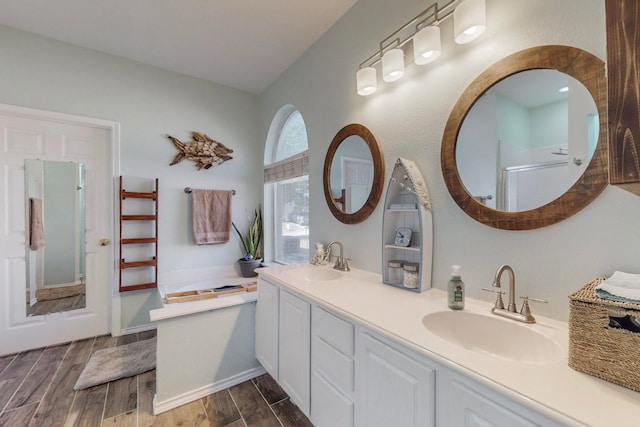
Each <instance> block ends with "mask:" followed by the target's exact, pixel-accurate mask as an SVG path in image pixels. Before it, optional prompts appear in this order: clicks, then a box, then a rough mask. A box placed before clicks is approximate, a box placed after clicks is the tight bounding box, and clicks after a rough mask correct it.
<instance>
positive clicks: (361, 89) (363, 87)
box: [356, 67, 378, 96]
mask: <svg viewBox="0 0 640 427" xmlns="http://www.w3.org/2000/svg"><path fill="white" fill-rule="evenodd" d="M356 86H357V90H358V95H361V96H367V95H371V94H372V93H374V92H375V91H376V89H377V88H378V82H377V76H376V69H375V68H373V67H365V68H362V69H360V70H358V73H357V74H356Z"/></svg>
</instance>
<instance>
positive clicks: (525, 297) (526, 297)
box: [520, 295, 549, 304]
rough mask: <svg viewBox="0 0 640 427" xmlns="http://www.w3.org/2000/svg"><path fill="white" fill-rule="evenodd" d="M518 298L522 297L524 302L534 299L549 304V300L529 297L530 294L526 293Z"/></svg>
mask: <svg viewBox="0 0 640 427" xmlns="http://www.w3.org/2000/svg"><path fill="white" fill-rule="evenodd" d="M520 299H523V300H524V302H525V303H526V302H527V301H535V302H543V303H545V304H549V301H547V300H543V299H538V298H531V297H530V296H527V295H525V296H522V297H520Z"/></svg>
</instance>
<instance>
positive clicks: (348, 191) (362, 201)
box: [323, 124, 384, 224]
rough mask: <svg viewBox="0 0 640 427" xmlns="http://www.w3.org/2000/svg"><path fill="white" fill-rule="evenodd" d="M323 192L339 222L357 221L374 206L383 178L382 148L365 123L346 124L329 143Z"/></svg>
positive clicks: (367, 214) (365, 217)
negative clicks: (363, 124)
mask: <svg viewBox="0 0 640 427" xmlns="http://www.w3.org/2000/svg"><path fill="white" fill-rule="evenodd" d="M323 175H324V176H323V183H324V195H325V199H326V201H327V205H328V206H329V210H330V211H331V213H333V216H335V217H336V218H337V219H338V220H339V221H340V222H343V223H345V224H357V223H360V222H362V221H364V220H365V219H367V218H368V217H369V215H371V212H373V210H374V209H375V207H376V205H377V204H378V201H379V200H380V195H381V194H382V183H383V180H384V161H383V158H382V152H381V151H380V148H379V147H378V143H377V141H376V139H375V137H374V136H373V134H372V133H371V132H370V131H369V129H367V128H366V127H364V126H362V125H359V124H350V125H347V126H345V127H344V128H342V129H340V131H339V132H338V133H337V134H336V136H335V137H334V138H333V141H331V144H330V145H329V149H328V150H327V156H326V157H325V162H324V174H323Z"/></svg>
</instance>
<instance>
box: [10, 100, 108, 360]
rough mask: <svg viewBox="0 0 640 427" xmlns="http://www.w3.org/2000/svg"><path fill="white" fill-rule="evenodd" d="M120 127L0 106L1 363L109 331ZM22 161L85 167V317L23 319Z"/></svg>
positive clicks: (76, 314) (52, 315)
mask: <svg viewBox="0 0 640 427" xmlns="http://www.w3.org/2000/svg"><path fill="white" fill-rule="evenodd" d="M117 126H118V125H117V123H113V122H107V121H101V120H97V119H88V118H82V117H76V116H69V115H65V114H57V113H50V112H44V111H37V110H31V109H24V108H20V107H11V106H2V105H0V141H1V143H2V145H1V152H2V158H1V160H0V164H1V165H2V174H1V175H0V192H1V194H0V212H1V213H2V221H1V222H0V233H1V234H2V239H1V242H0V280H1V282H0V355H3V354H9V353H14V352H18V351H22V350H25V349H31V348H37V347H42V346H45V345H51V344H56V343H62V342H67V341H72V340H76V339H81V338H86V337H90V336H95V335H100V334H105V333H108V332H109V331H110V313H111V299H112V292H113V291H112V289H113V288H112V286H111V285H112V283H113V276H114V274H113V273H114V271H113V265H114V264H113V245H112V244H111V242H112V241H113V235H114V234H113V233H114V227H113V195H114V191H113V178H112V170H113V168H112V165H113V159H112V154H111V153H112V140H113V138H115V137H117V135H115V134H117ZM26 159H40V160H51V161H69V162H77V163H83V164H84V165H85V203H86V208H85V212H86V225H85V227H86V234H85V240H86V255H85V256H86V258H85V262H86V307H85V308H83V309H77V310H71V311H65V312H60V313H50V314H46V315H38V316H31V317H28V316H27V313H26V306H27V292H26V291H27V288H26V271H25V269H26V268H27V267H26V265H27V263H26V253H27V251H26V249H27V247H28V244H27V242H26V239H27V233H26V231H27V227H26V225H27V215H26V211H27V210H26V206H27V203H26V201H25V177H24V172H25V167H24V161H25V160H26ZM45 209H46V207H45ZM45 227H46V224H45ZM101 239H108V241H109V244H108V245H106V246H101V245H100V243H99V241H100V240H101ZM103 243H104V242H103ZM45 245H46V242H45Z"/></svg>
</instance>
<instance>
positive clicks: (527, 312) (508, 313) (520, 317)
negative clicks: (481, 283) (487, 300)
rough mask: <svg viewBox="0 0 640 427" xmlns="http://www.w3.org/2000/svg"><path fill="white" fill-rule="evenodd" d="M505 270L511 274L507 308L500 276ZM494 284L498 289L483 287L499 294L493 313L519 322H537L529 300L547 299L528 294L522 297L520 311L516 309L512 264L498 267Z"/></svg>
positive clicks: (514, 277) (514, 279)
mask: <svg viewBox="0 0 640 427" xmlns="http://www.w3.org/2000/svg"><path fill="white" fill-rule="evenodd" d="M505 271H506V272H507V273H508V274H509V304H508V305H507V308H506V309H505V308H504V302H502V294H504V292H503V291H502V286H501V284H500V278H501V277H502V273H504V272H505ZM492 286H493V287H494V288H498V290H494V289H487V288H483V289H482V290H484V291H489V292H494V293H497V294H498V297H497V298H496V302H495V304H494V306H493V308H492V309H491V313H493V314H495V315H496V316H502V317H506V318H508V319H512V320H517V321H518V322H524V323H536V319H535V317H533V315H532V314H531V309H530V308H529V300H531V301H537V302H544V303H546V302H547V301H545V300H541V299H536V298H529V297H527V296H524V297H520V298H522V299H523V300H524V302H523V303H522V308H521V309H520V312H519V313H518V310H517V309H516V276H515V274H514V272H513V269H512V268H511V266H509V265H506V264H505V265H502V266H500V268H498V271H496V275H495V277H494V278H493V285H492Z"/></svg>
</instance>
